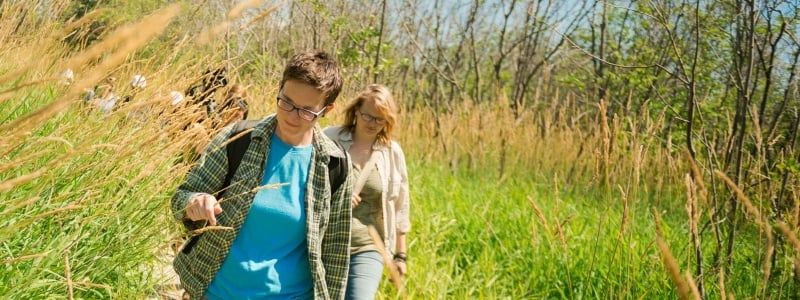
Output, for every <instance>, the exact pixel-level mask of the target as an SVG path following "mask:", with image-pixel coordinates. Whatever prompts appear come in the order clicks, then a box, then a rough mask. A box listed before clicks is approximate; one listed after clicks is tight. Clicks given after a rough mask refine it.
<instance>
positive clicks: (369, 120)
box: [358, 110, 386, 125]
mask: <svg viewBox="0 0 800 300" xmlns="http://www.w3.org/2000/svg"><path fill="white" fill-rule="evenodd" d="M358 114H359V115H361V119H362V120H364V122H367V123H374V124H378V125H385V124H386V119H381V118H378V117H376V116H373V115H370V114H367V113H364V112H362V111H360V110H359V111H358Z"/></svg>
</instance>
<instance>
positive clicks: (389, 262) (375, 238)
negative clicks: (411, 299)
mask: <svg viewBox="0 0 800 300" xmlns="http://www.w3.org/2000/svg"><path fill="white" fill-rule="evenodd" d="M367 228H368V229H369V236H370V237H371V238H372V242H373V243H375V246H377V247H378V252H379V253H380V254H381V256H382V257H383V263H384V264H386V268H387V269H389V277H391V278H392V283H393V284H394V287H395V288H397V290H398V291H402V290H403V277H402V276H400V272H399V271H397V268H396V267H395V265H394V259H393V258H392V257H391V256H389V252H387V251H386V246H384V244H383V241H382V240H381V237H380V235H378V230H376V229H375V226H374V225H369V226H368V227H367Z"/></svg>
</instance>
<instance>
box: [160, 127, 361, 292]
mask: <svg viewBox="0 0 800 300" xmlns="http://www.w3.org/2000/svg"><path fill="white" fill-rule="evenodd" d="M276 124H277V122H276V119H275V117H274V115H272V116H269V117H267V118H266V119H264V120H263V121H261V122H260V123H259V124H258V125H256V127H255V128H254V129H253V132H252V133H251V143H250V147H249V148H248V149H247V152H245V154H244V156H243V157H242V162H241V164H240V165H239V168H238V170H237V171H236V173H235V174H234V176H233V178H232V180H231V184H230V186H229V188H227V189H226V190H224V191H222V193H221V197H220V205H221V206H222V213H221V214H219V215H217V216H216V217H217V225H218V226H225V227H231V229H229V230H226V229H213V230H208V231H205V232H203V233H201V234H199V235H196V236H193V237H191V239H190V240H189V241H187V243H186V245H187V246H184V248H183V249H182V250H181V251H180V252H179V253H178V255H176V257H175V260H174V261H173V266H174V268H175V271H176V272H177V273H178V275H179V276H180V279H181V285H182V286H183V288H184V289H185V290H186V291H187V292H188V293H189V295H191V296H192V298H202V296H203V294H205V292H206V290H207V289H208V286H209V285H210V284H211V281H212V280H213V279H214V277H215V275H216V273H217V271H219V269H220V267H221V265H222V262H223V261H224V260H225V257H226V256H227V255H228V252H229V251H230V248H231V245H232V244H233V241H234V240H235V239H236V234H237V233H238V232H239V229H241V228H242V224H243V223H244V220H245V218H246V217H247V215H248V213H249V211H250V207H251V206H252V204H253V199H254V197H255V194H256V191H257V190H258V187H259V184H260V181H261V176H262V174H263V171H264V164H265V159H266V157H267V156H268V155H269V150H270V137H271V136H272V134H274V132H275V127H276ZM231 130H232V126H228V127H226V128H225V129H223V130H222V131H221V132H220V133H219V134H218V135H217V136H216V137H214V139H213V140H212V141H211V142H210V143H209V145H208V146H207V147H206V149H205V150H204V153H203V155H202V157H201V158H200V161H199V162H198V163H197V165H196V166H195V167H194V168H192V170H191V171H190V172H189V174H188V176H187V178H186V181H185V182H184V183H183V184H182V185H181V186H180V187H179V188H178V190H177V191H176V192H175V195H174V196H173V197H172V205H171V208H172V212H173V215H174V217H175V218H176V219H178V220H180V221H183V220H184V219H185V214H184V211H185V208H186V206H187V204H188V203H189V201H190V199H192V197H194V196H195V195H196V194H198V193H207V194H211V195H214V194H216V193H217V192H218V191H219V190H220V189H222V188H223V186H222V185H223V184H224V182H223V181H224V180H225V175H226V174H227V170H228V156H227V152H226V148H225V145H226V144H227V143H226V142H227V141H228V139H229V138H230V134H231ZM313 130H314V141H313V143H312V144H313V147H314V151H313V153H312V156H311V161H312V163H311V168H310V169H309V173H308V178H309V180H308V184H307V186H306V199H305V207H306V214H307V217H306V224H307V227H308V233H307V240H308V256H309V263H310V266H311V274H312V278H313V286H314V298H315V299H343V298H344V290H345V287H346V285H347V273H348V265H349V263H350V218H351V213H352V208H351V204H350V197H351V194H352V191H353V180H354V179H353V173H352V167H351V163H350V160H349V156H346V155H345V153H344V152H343V151H342V150H341V148H339V147H337V146H336V144H334V143H333V142H332V141H331V140H330V139H328V138H327V137H326V136H325V134H323V133H322V131H321V130H320V127H319V125H315V126H314V129H313ZM330 156H336V157H347V160H346V161H345V162H346V163H345V164H344V166H346V167H347V174H348V175H347V179H346V180H345V181H344V182H343V183H342V186H341V187H340V188H339V189H338V190H337V191H336V194H334V195H331V186H330V181H329V180H328V176H329V175H328V162H329V160H330ZM189 245H191V246H189Z"/></svg>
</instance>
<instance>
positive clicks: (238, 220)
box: [171, 51, 352, 299]
mask: <svg viewBox="0 0 800 300" xmlns="http://www.w3.org/2000/svg"><path fill="white" fill-rule="evenodd" d="M341 89H342V76H341V74H340V71H339V66H338V63H337V62H336V61H335V60H334V58H333V56H331V55H330V54H328V53H326V52H322V51H309V52H303V53H299V54H296V55H294V56H292V57H291V58H290V59H289V61H288V63H287V65H286V68H285V69H284V71H283V78H282V79H281V81H280V90H279V91H278V95H277V106H278V109H277V113H276V114H273V115H270V116H268V117H266V118H265V119H263V120H260V121H253V123H257V124H254V127H252V131H249V133H246V134H245V137H246V138H244V137H243V138H242V139H241V140H236V141H233V142H231V143H230V144H227V142H228V140H229V139H230V138H231V137H232V135H237V136H240V135H238V134H237V131H239V129H243V128H239V127H245V128H246V126H239V125H240V124H244V125H246V124H248V122H249V121H242V123H237V124H236V125H235V126H228V127H226V128H225V129H223V130H222V131H221V132H220V133H219V134H217V135H216V136H215V137H214V139H213V140H212V141H211V143H210V144H209V145H208V146H207V147H206V148H205V150H204V152H203V154H202V157H201V158H200V160H199V161H198V162H197V164H196V165H195V166H194V168H192V169H191V171H190V172H189V174H188V176H187V177H186V181H185V182H184V183H183V184H181V185H180V187H179V188H178V190H177V191H176V193H175V195H174V196H173V197H172V204H171V208H172V212H173V214H174V216H175V218H176V219H177V220H179V221H182V222H184V224H185V225H186V226H187V228H188V229H189V230H197V229H201V228H203V230H201V231H200V232H197V231H190V235H193V236H192V237H191V239H189V240H188V241H187V242H186V243H184V246H183V248H182V249H181V250H180V251H179V252H178V254H177V255H176V257H175V261H174V267H175V270H176V272H177V273H178V274H179V276H180V280H181V286H182V287H183V288H184V289H185V290H186V293H188V295H189V296H191V298H192V299H201V298H206V299H253V298H275V299H342V298H343V295H344V290H345V285H346V281H347V268H348V263H349V246H350V216H351V215H350V212H351V210H350V196H351V192H352V176H351V175H350V170H351V163H350V160H349V157H348V156H347V155H346V153H345V152H344V151H343V150H342V149H341V148H339V147H338V146H337V145H336V144H335V143H334V142H333V141H331V140H330V139H329V138H328V137H326V136H325V134H323V133H322V130H321V128H320V126H319V125H318V124H317V121H318V120H319V118H320V117H323V116H325V114H327V113H328V112H330V111H331V110H333V108H334V102H335V101H336V98H337V97H338V95H339V92H340V91H341ZM240 141H245V142H246V143H245V144H243V145H242V144H240V143H239V142H240ZM229 145H233V146H232V147H229ZM239 151H242V152H239ZM232 153H238V154H232ZM229 164H230V165H229ZM265 185H266V186H265ZM205 226H221V227H211V228H208V227H205Z"/></svg>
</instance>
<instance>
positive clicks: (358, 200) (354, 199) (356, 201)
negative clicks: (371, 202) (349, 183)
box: [350, 194, 361, 207]
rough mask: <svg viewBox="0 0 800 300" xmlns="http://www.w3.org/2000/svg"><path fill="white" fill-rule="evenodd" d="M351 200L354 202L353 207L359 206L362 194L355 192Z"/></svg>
mask: <svg viewBox="0 0 800 300" xmlns="http://www.w3.org/2000/svg"><path fill="white" fill-rule="evenodd" d="M350 202H351V203H353V207H356V206H358V204H359V203H361V196H359V195H356V194H353V198H352V199H350Z"/></svg>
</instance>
